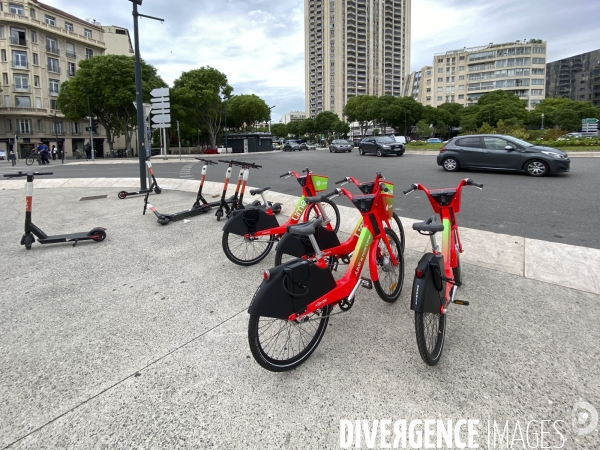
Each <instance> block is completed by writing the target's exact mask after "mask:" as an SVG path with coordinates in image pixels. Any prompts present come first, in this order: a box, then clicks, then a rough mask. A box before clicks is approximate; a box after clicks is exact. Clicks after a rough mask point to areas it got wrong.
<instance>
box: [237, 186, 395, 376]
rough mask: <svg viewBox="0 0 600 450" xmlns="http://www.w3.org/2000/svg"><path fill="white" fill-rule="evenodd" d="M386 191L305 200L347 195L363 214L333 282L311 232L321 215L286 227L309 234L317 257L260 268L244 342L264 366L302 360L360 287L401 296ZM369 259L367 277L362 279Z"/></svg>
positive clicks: (289, 365)
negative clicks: (349, 251) (348, 253)
mask: <svg viewBox="0 0 600 450" xmlns="http://www.w3.org/2000/svg"><path fill="white" fill-rule="evenodd" d="M386 184H388V183H387V182H386ZM388 192H389V191H388V189H387V188H386V187H385V185H384V183H381V185H380V189H378V190H377V192H376V193H375V194H367V195H355V196H353V195H352V194H351V193H350V192H348V191H347V190H346V189H344V188H337V189H336V190H335V191H333V192H332V193H330V194H327V195H325V196H321V197H312V198H308V199H307V201H310V202H319V201H324V200H325V199H327V198H328V197H331V196H336V195H339V194H343V195H346V196H347V197H348V198H349V199H350V200H351V201H352V203H353V204H354V205H355V206H356V207H357V208H358V209H359V211H360V212H361V215H362V216H363V224H364V225H363V227H362V229H361V230H360V236H359V238H358V241H357V242H356V245H355V248H354V249H353V251H352V258H351V260H350V262H349V264H348V267H347V269H346V273H345V274H344V276H343V277H342V278H340V279H339V280H337V281H336V280H335V279H334V277H333V274H332V273H331V271H330V270H329V267H328V263H327V261H326V258H325V252H324V251H321V249H320V248H319V245H318V243H317V240H316V238H315V236H314V235H315V232H316V231H317V229H318V228H319V226H320V225H321V224H322V219H321V218H318V219H314V220H312V221H310V222H308V223H305V224H299V225H293V226H290V227H289V229H288V232H289V233H292V234H295V235H298V236H306V237H308V239H309V240H310V243H311V245H312V247H313V248H314V249H315V257H314V259H304V258H302V259H295V260H293V261H290V262H288V263H285V264H282V265H280V266H277V267H274V268H272V269H269V270H266V271H265V272H264V275H263V278H264V280H263V282H262V283H261V285H260V287H259V288H258V290H257V291H256V293H255V294H254V298H253V299H252V303H251V304H250V307H249V308H248V313H249V314H250V321H249V323H248V343H249V345H250V350H251V352H252V355H253V356H254V359H255V360H256V361H257V362H258V364H260V365H261V366H262V367H264V368H265V369H267V370H270V371H273V372H282V371H285V370H290V369H293V368H295V367H297V366H298V365H300V364H302V363H303V362H304V361H306V359H307V358H308V357H309V356H310V355H311V354H312V353H313V352H314V351H315V349H316V348H317V346H318V345H319V342H321V339H322V338H323V334H324V333H325V329H326V328H327V324H328V323H329V317H330V316H331V315H332V314H331V311H332V310H333V308H334V307H335V306H336V305H337V306H339V308H340V310H341V311H340V312H345V311H348V310H349V309H350V308H352V306H353V304H354V298H355V294H356V291H357V290H358V288H359V286H361V285H362V286H363V287H366V288H368V289H371V288H372V286H373V283H375V285H376V286H378V285H379V288H378V292H380V289H381V292H384V293H385V296H384V297H382V298H384V300H386V301H390V302H393V301H395V300H396V299H397V298H398V297H399V296H400V292H401V290H402V284H403V282H404V257H403V254H402V250H401V244H400V241H399V239H398V237H397V236H396V233H394V232H393V231H392V230H391V229H390V228H387V227H386V225H385V222H386V220H385V217H387V215H388V212H389V211H390V208H389V205H393V201H394V197H393V195H391V194H388ZM388 220H389V219H388ZM367 260H368V262H369V272H370V275H371V279H366V278H361V277H360V275H361V272H362V269H363V267H364V264H365V262H366V261H367ZM384 288H385V290H384ZM337 314H339V313H337Z"/></svg>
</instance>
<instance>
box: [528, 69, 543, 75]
mask: <svg viewBox="0 0 600 450" xmlns="http://www.w3.org/2000/svg"><path fill="white" fill-rule="evenodd" d="M531 74H532V75H544V69H531Z"/></svg>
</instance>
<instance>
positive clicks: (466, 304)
mask: <svg viewBox="0 0 600 450" xmlns="http://www.w3.org/2000/svg"><path fill="white" fill-rule="evenodd" d="M452 303H455V304H457V305H462V306H469V302H468V301H466V300H454V301H453V302H452Z"/></svg>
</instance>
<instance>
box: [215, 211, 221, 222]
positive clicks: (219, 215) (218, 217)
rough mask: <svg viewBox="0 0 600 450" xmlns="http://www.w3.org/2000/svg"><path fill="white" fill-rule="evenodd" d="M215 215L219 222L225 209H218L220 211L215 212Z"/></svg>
mask: <svg viewBox="0 0 600 450" xmlns="http://www.w3.org/2000/svg"><path fill="white" fill-rule="evenodd" d="M215 216H217V222H218V221H220V220H221V217H223V211H221V210H218V211H217V212H216V213H215Z"/></svg>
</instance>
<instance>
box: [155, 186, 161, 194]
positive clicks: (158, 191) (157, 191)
mask: <svg viewBox="0 0 600 450" xmlns="http://www.w3.org/2000/svg"><path fill="white" fill-rule="evenodd" d="M161 192H162V189H161V188H159V187H158V186H156V187H155V188H154V193H155V194H160V193H161Z"/></svg>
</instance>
